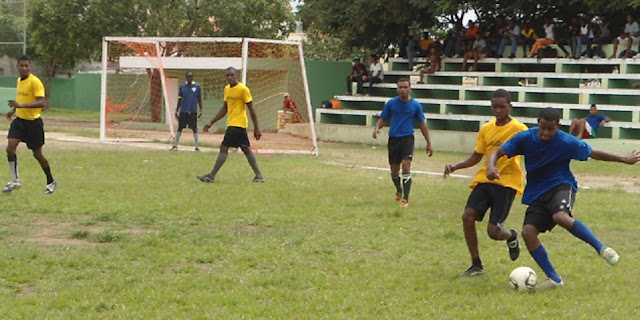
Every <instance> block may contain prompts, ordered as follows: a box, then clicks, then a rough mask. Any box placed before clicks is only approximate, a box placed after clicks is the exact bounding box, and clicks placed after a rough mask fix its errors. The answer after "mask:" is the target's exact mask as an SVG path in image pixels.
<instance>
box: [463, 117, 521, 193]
mask: <svg viewBox="0 0 640 320" xmlns="http://www.w3.org/2000/svg"><path fill="white" fill-rule="evenodd" d="M527 129H528V128H527V126H525V125H524V124H522V123H520V122H519V121H518V120H516V119H515V118H511V121H509V123H507V124H505V125H503V126H497V125H496V119H493V120H491V121H489V122H488V123H486V124H484V125H483V126H482V128H480V131H479V132H478V136H477V138H476V147H475V149H474V151H475V152H477V153H480V154H483V155H485V157H484V158H485V159H484V164H483V165H482V168H480V170H478V173H476V176H475V177H474V178H473V181H472V182H471V185H470V187H471V188H472V189H473V188H475V187H476V186H477V185H478V184H479V183H494V184H499V185H501V186H504V187H508V188H511V189H514V190H516V192H517V193H518V194H522V190H523V182H522V169H520V156H516V157H512V158H507V157H506V156H503V157H502V158H500V159H498V163H497V164H496V168H497V169H498V170H499V172H500V179H498V180H493V181H492V180H489V179H487V160H488V158H489V155H490V154H491V153H492V152H493V151H495V150H497V149H498V148H499V147H500V146H501V145H502V144H503V143H504V142H506V141H507V140H509V139H511V137H513V136H514V135H515V134H516V133H518V132H520V131H523V130H527Z"/></svg>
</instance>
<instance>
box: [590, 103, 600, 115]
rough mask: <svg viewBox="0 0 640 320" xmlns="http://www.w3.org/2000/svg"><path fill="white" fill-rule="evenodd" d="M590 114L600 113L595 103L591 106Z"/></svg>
mask: <svg viewBox="0 0 640 320" xmlns="http://www.w3.org/2000/svg"><path fill="white" fill-rule="evenodd" d="M589 114H590V115H592V116H595V115H596V114H598V107H596V105H595V104H592V105H591V107H589Z"/></svg>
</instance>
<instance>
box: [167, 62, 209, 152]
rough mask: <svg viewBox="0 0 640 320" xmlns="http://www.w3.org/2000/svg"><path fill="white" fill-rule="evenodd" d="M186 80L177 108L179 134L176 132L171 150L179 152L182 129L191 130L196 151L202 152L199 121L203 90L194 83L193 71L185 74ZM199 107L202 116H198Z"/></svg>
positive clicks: (181, 88)
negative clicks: (199, 145) (199, 138)
mask: <svg viewBox="0 0 640 320" xmlns="http://www.w3.org/2000/svg"><path fill="white" fill-rule="evenodd" d="M185 78H186V79H187V82H185V83H183V84H182V85H181V86H180V90H179V91H178V105H177V106H176V118H178V132H176V141H175V142H174V143H173V147H171V150H173V151H177V150H178V144H179V143H180V136H181V135H182V129H184V128H191V130H193V140H194V141H195V144H196V151H200V148H198V119H199V118H202V88H200V84H198V83H197V82H195V81H193V73H192V72H191V71H189V72H187V73H186V74H185ZM198 106H199V107H200V114H198Z"/></svg>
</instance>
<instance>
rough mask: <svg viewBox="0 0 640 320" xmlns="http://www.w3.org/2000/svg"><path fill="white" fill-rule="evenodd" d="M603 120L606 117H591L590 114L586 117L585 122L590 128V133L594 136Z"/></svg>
mask: <svg viewBox="0 0 640 320" xmlns="http://www.w3.org/2000/svg"><path fill="white" fill-rule="evenodd" d="M605 119H607V117H605V116H603V115H601V114H596V115H595V116H592V115H591V114H589V115H587V122H588V123H589V125H590V126H591V132H592V133H593V134H594V135H595V134H596V132H597V131H598V128H599V127H600V122H602V121H604V120H605Z"/></svg>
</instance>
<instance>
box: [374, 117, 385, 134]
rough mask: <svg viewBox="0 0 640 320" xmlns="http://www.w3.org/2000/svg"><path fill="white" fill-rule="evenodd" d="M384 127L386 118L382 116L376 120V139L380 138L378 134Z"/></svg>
mask: <svg viewBox="0 0 640 320" xmlns="http://www.w3.org/2000/svg"><path fill="white" fill-rule="evenodd" d="M382 127H384V119H382V118H380V119H378V122H376V127H375V128H374V129H373V138H374V139H378V135H380V129H382Z"/></svg>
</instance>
